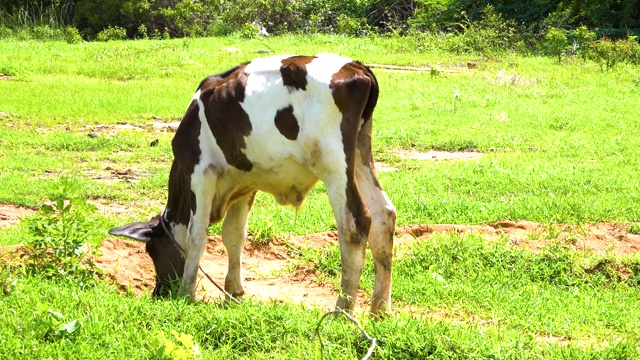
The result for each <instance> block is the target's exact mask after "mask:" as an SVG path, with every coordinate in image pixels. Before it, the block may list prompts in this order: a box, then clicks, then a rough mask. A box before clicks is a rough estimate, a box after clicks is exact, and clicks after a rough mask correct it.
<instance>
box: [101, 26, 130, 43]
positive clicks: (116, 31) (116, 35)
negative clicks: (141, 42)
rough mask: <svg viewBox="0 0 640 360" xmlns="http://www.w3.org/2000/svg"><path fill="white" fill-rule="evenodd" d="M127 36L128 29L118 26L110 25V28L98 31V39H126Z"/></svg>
mask: <svg viewBox="0 0 640 360" xmlns="http://www.w3.org/2000/svg"><path fill="white" fill-rule="evenodd" d="M126 38H127V30H125V29H123V28H121V27H118V26H109V27H108V28H106V29H104V30H102V31H100V32H99V33H98V36H97V37H96V40H98V41H111V40H125V39H126Z"/></svg>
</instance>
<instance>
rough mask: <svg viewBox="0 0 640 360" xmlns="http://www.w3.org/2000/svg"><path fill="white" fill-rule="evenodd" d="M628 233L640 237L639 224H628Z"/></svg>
mask: <svg viewBox="0 0 640 360" xmlns="http://www.w3.org/2000/svg"><path fill="white" fill-rule="evenodd" d="M628 231H629V233H631V234H634V235H640V223H638V222H632V223H629V229H628Z"/></svg>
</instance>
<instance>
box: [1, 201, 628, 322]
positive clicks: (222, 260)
mask: <svg viewBox="0 0 640 360" xmlns="http://www.w3.org/2000/svg"><path fill="white" fill-rule="evenodd" d="M92 203H94V204H96V205H97V206H98V207H99V210H100V211H101V212H115V213H118V212H128V211H133V210H134V208H132V207H130V206H129V205H127V206H114V205H113V204H109V205H104V204H102V203H101V202H100V201H99V200H96V201H92ZM147 205H148V204H147ZM34 213H35V211H34V210H31V209H26V208H21V207H16V206H13V205H0V228H4V227H8V226H13V225H15V224H17V223H18V222H19V221H20V219H22V218H25V217H28V216H31V215H33V214H34ZM450 232H455V233H458V234H464V233H473V234H477V235H479V236H482V237H483V238H484V239H485V241H487V242H494V243H495V242H498V243H502V244H504V245H505V246H513V247H517V248H521V249H524V250H527V251H534V252H537V251H540V250H541V249H542V248H543V247H545V246H547V245H549V244H552V243H561V244H562V245H563V246H565V247H567V248H569V249H572V250H574V251H581V252H588V253H590V254H597V255H605V254H609V255H619V256H625V255H633V254H635V253H637V252H638V251H639V250H640V235H636V234H632V233H630V232H629V231H628V230H627V226H626V225H624V224H616V223H597V224H584V225H544V224H538V223H533V222H530V221H499V222H496V223H493V224H489V225H451V224H433V225H410V226H404V227H399V228H397V229H396V234H395V239H394V242H395V245H396V246H397V248H398V249H399V250H400V251H399V252H398V254H399V255H398V256H402V255H401V254H402V250H401V249H402V247H403V246H404V245H407V244H410V243H415V242H416V241H429V240H430V239H431V238H433V236H436V235H437V234H441V233H450ZM337 242H338V235H337V232H336V231H329V232H324V233H316V234H309V235H304V236H290V237H289V238H287V239H286V241H284V240H283V239H272V240H271V241H270V243H269V245H260V244H256V243H254V242H251V241H247V242H246V245H245V248H244V251H243V276H244V281H245V291H246V296H251V297H255V298H257V299H261V300H273V301H278V302H288V303H296V304H305V305H309V306H316V307H319V308H322V309H331V308H332V307H333V306H334V303H335V300H336V298H337V292H336V289H335V288H334V287H333V286H332V285H331V284H325V283H322V282H321V281H320V280H319V279H318V277H317V276H316V274H315V272H314V270H313V269H310V268H308V265H306V264H304V263H303V262H302V261H300V260H298V259H295V258H292V256H291V255H290V253H291V249H292V248H305V247H306V248H309V247H313V248H318V247H324V246H327V245H330V244H336V243H337ZM12 248H13V247H12ZM3 252H6V249H0V253H3ZM100 252H101V256H99V257H98V258H97V259H96V260H95V262H96V264H97V265H98V266H99V267H100V268H101V269H103V270H104V271H105V273H106V274H108V276H110V277H111V278H113V279H114V280H115V282H116V283H118V284H120V285H121V286H122V287H123V288H129V289H130V290H132V291H133V292H135V293H136V294H138V295H142V294H148V293H150V292H151V291H152V289H153V287H154V283H155V275H154V270H153V264H152V262H151V259H150V258H149V256H148V255H147V254H146V253H145V250H144V244H142V243H138V242H133V241H126V240H121V239H114V238H106V239H104V241H103V243H102V246H101V248H100ZM201 265H202V267H203V269H204V271H205V272H207V274H209V275H210V276H211V277H212V278H213V279H214V280H215V281H216V282H217V283H218V284H220V285H222V284H224V277H225V275H226V272H227V256H226V252H225V250H224V247H223V245H222V241H221V238H220V237H219V236H213V237H210V238H209V241H208V243H207V247H206V251H205V253H204V255H203V257H202V261H201ZM197 296H198V298H199V299H205V300H209V299H218V298H220V297H221V296H222V294H221V293H220V291H219V290H217V289H216V288H215V286H214V285H213V284H211V283H210V282H209V281H208V280H206V279H205V278H203V277H201V279H200V283H199V285H198V292H197ZM358 300H359V303H358V308H359V309H360V310H364V309H366V308H367V307H368V301H369V299H366V298H364V297H363V296H362V295H361V296H359V298H358ZM414 310H415V309H414ZM400 311H403V310H400ZM407 311H408V312H410V313H416V311H413V310H411V309H407ZM418 312H419V313H421V312H420V311H418Z"/></svg>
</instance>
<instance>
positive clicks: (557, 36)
mask: <svg viewBox="0 0 640 360" xmlns="http://www.w3.org/2000/svg"><path fill="white" fill-rule="evenodd" d="M544 40H545V42H544V45H545V46H544V47H545V52H546V53H547V55H550V56H553V57H555V58H556V59H557V60H558V63H559V62H561V61H562V58H564V55H565V52H566V51H567V50H568V49H569V42H568V40H567V35H566V34H565V32H564V31H563V30H561V29H557V28H554V27H551V28H549V30H547V33H546V34H545V35H544Z"/></svg>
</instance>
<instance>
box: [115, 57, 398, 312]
mask: <svg viewBox="0 0 640 360" xmlns="http://www.w3.org/2000/svg"><path fill="white" fill-rule="evenodd" d="M378 93H379V89H378V82H377V80H376V78H375V76H374V75H373V73H372V72H371V70H370V69H369V68H367V67H366V66H364V65H362V64H361V63H359V62H356V61H352V60H350V59H348V58H345V57H341V56H338V55H335V54H319V55H316V56H274V57H266V58H259V59H256V60H253V61H251V62H248V63H244V64H241V65H239V66H236V67H234V68H233V69H231V70H228V71H226V72H224V73H221V74H219V75H213V76H209V77H207V78H205V79H204V80H203V81H202V82H201V83H200V86H199V87H198V89H197V91H196V93H195V95H194V96H193V99H192V100H191V103H190V105H189V107H188V109H187V111H186V113H185V115H184V117H183V118H182V120H181V122H180V125H179V126H178V129H177V130H176V133H175V135H174V138H173V140H172V143H171V145H172V150H173V156H174V160H173V163H172V165H171V170H170V173H169V186H168V197H167V203H166V207H165V209H164V211H163V212H162V214H161V215H158V216H155V217H154V218H152V219H151V220H150V221H147V222H135V223H131V224H128V225H124V226H121V227H117V228H114V229H111V230H110V231H109V233H110V234H112V235H117V236H125V237H128V238H131V239H134V240H138V241H142V242H145V243H146V251H147V253H148V254H149V255H150V257H151V259H152V260H153V264H154V267H155V270H156V286H155V289H154V291H153V295H154V296H166V295H168V294H169V293H170V292H171V289H172V284H175V283H176V282H180V287H179V290H178V293H179V294H181V295H183V296H187V297H193V296H194V293H195V288H196V280H197V272H198V267H199V262H200V258H201V256H202V254H203V251H204V248H205V245H206V241H207V228H208V227H209V225H210V224H213V223H217V222H219V221H223V225H222V242H223V244H224V246H225V248H226V251H227V254H228V272H227V275H226V278H225V284H224V288H225V290H226V291H227V292H228V293H229V294H231V295H232V296H234V297H238V296H242V295H243V294H244V289H243V285H242V277H241V252H242V248H243V244H244V242H245V239H246V236H247V218H248V214H249V210H250V209H251V206H252V203H253V199H254V196H255V194H256V192H257V191H258V190H260V191H264V192H267V193H271V194H273V195H274V197H275V199H276V200H277V202H278V203H280V204H282V205H287V204H288V205H293V206H294V207H296V208H298V207H299V206H300V205H301V204H302V201H303V199H304V198H305V195H306V194H307V193H308V192H309V190H310V189H311V188H312V187H313V185H314V184H315V183H316V182H317V181H318V179H320V180H322V181H323V182H324V184H325V185H326V188H327V192H328V196H329V201H330V204H331V208H332V210H333V213H334V215H335V218H336V222H337V228H338V236H339V243H340V252H341V261H342V279H341V293H340V295H339V297H338V301H337V304H336V307H337V308H338V309H343V310H347V311H353V309H354V301H355V299H356V296H357V291H358V286H359V282H360V276H361V273H362V268H363V266H364V259H365V249H366V246H367V243H368V245H369V248H370V249H371V253H372V257H373V262H374V270H375V283H374V290H373V296H372V303H371V307H370V312H371V314H373V315H376V316H377V315H383V314H388V313H390V312H391V272H392V250H393V235H394V230H395V221H396V210H395V208H394V206H393V204H392V203H391V201H390V200H389V198H388V196H387V195H386V194H385V192H384V191H383V190H382V188H381V186H380V183H379V181H378V179H377V177H376V171H375V168H374V163H373V155H372V149H371V126H372V124H371V123H372V114H373V110H374V107H375V106H376V103H377V100H378Z"/></svg>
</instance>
